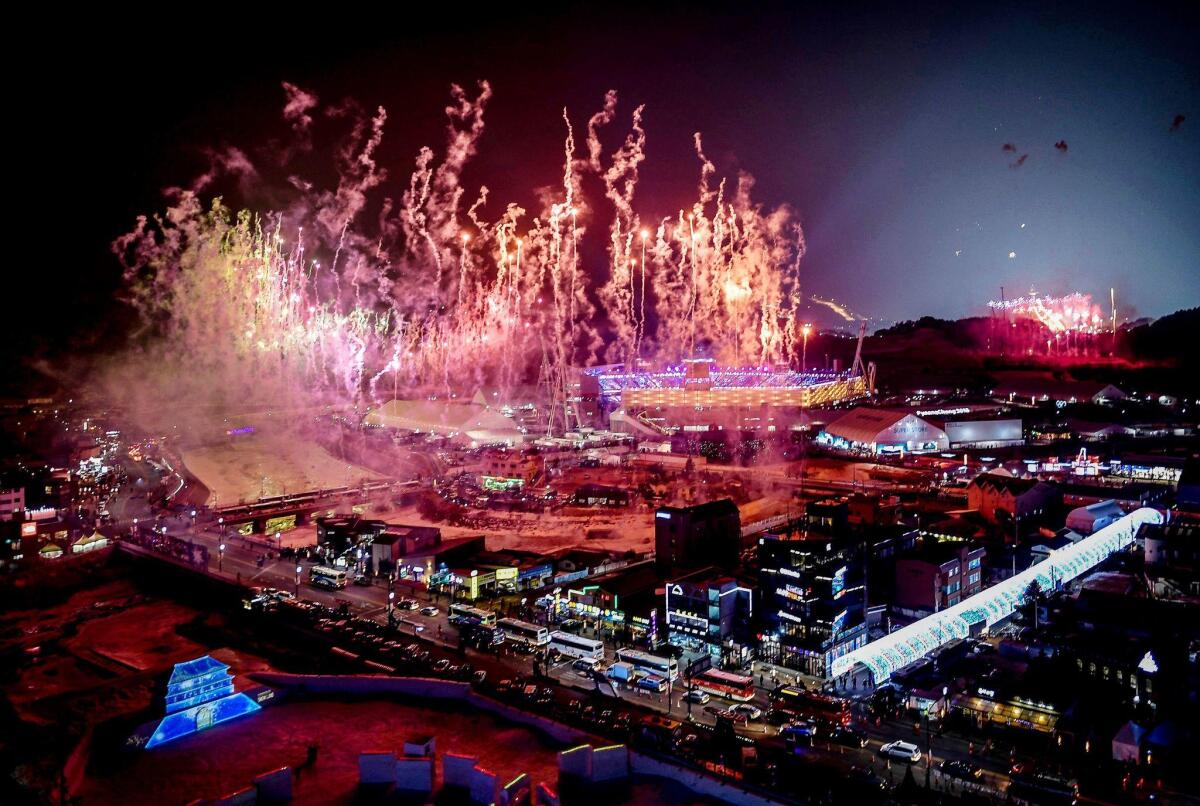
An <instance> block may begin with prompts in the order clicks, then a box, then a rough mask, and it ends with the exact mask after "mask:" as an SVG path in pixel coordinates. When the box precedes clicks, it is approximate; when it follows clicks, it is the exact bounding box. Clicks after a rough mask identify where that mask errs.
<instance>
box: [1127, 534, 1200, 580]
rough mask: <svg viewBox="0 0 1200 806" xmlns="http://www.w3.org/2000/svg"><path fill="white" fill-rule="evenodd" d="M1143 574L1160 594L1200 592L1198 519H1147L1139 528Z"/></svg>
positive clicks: (1199, 535)
mask: <svg viewBox="0 0 1200 806" xmlns="http://www.w3.org/2000/svg"><path fill="white" fill-rule="evenodd" d="M1138 539H1139V540H1140V541H1141V542H1142V543H1143V545H1144V547H1145V559H1146V577H1147V578H1148V579H1149V580H1150V584H1151V586H1152V589H1153V592H1154V595H1155V596H1157V597H1159V598H1177V597H1183V596H1200V523H1194V522H1188V521H1176V522H1174V523H1147V524H1145V525H1143V526H1142V528H1141V529H1140V530H1139V532H1138Z"/></svg>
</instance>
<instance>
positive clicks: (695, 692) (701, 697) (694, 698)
mask: <svg viewBox="0 0 1200 806" xmlns="http://www.w3.org/2000/svg"><path fill="white" fill-rule="evenodd" d="M683 696H684V699H685V700H687V701H688V702H694V703H699V704H700V705H704V703H706V702H708V701H709V700H711V699H712V697H710V696H709V695H708V692H707V691H701V690H700V689H698V688H694V689H692V690H691V691H689V692H688V693H687V694H685V695H683ZM704 710H706V711H707V710H708V709H707V708H706V709H704Z"/></svg>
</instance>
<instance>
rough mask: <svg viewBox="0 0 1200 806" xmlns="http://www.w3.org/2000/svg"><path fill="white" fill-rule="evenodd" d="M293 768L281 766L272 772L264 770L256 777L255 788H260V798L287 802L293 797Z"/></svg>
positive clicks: (268, 800)
mask: <svg viewBox="0 0 1200 806" xmlns="http://www.w3.org/2000/svg"><path fill="white" fill-rule="evenodd" d="M292 783H293V780H292V770H291V768H290V767H280V768H279V769H277V770H273V771H271V772H264V773H263V774H262V775H259V776H258V777H256V778H255V779H254V788H255V789H256V790H258V799H259V800H260V801H266V802H271V803H285V802H287V801H289V800H291V799H292Z"/></svg>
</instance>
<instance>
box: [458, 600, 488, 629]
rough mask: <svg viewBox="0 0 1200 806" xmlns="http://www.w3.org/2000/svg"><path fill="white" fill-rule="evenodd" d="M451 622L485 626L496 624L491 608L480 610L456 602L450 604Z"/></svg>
mask: <svg viewBox="0 0 1200 806" xmlns="http://www.w3.org/2000/svg"><path fill="white" fill-rule="evenodd" d="M449 621H450V623H451V624H482V625H483V626H485V627H495V626H496V614H495V613H493V612H492V611H491V610H480V609H479V608H478V607H471V606H470V605H465V604H458V603H457V602H455V603H454V604H452V605H450V617H449Z"/></svg>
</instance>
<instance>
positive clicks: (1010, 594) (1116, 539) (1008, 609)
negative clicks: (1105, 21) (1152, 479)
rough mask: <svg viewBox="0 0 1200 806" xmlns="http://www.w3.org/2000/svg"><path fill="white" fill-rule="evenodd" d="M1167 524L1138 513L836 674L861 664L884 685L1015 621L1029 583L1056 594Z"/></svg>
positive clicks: (870, 648) (841, 663) (874, 647)
mask: <svg viewBox="0 0 1200 806" xmlns="http://www.w3.org/2000/svg"><path fill="white" fill-rule="evenodd" d="M1162 519H1163V518H1162V515H1161V514H1160V513H1159V512H1158V511H1157V510H1154V509H1150V508H1149V507H1143V508H1142V509H1139V510H1136V511H1135V512H1132V513H1130V514H1128V515H1126V516H1125V517H1124V518H1121V519H1120V520H1119V521H1116V522H1115V523H1113V524H1110V525H1109V526H1106V527H1104V528H1103V529H1101V530H1100V531H1098V532H1096V533H1095V534H1093V535H1091V536H1089V537H1085V538H1084V539H1083V540H1081V541H1079V542H1078V543H1073V544H1072V545H1070V546H1067V547H1066V548H1063V549H1062V550H1060V551H1056V552H1054V553H1053V554H1051V555H1050V557H1049V559H1047V560H1046V561H1044V562H1041V563H1038V564H1037V565H1035V566H1033V567H1032V568H1029V569H1027V570H1025V571H1023V572H1021V573H1020V574H1017V575H1016V576H1014V577H1010V578H1009V579H1006V580H1004V581H1003V582H1001V583H999V584H997V585H993V586H992V587H990V588H987V589H986V590H984V591H982V592H980V593H977V594H975V595H974V596H971V597H969V598H967V599H964V600H963V601H962V602H959V603H958V604H956V605H954V606H953V607H949V608H947V609H945V610H943V611H941V612H940V613H935V614H933V615H932V616H927V617H926V618H923V619H921V620H920V621H917V622H914V623H912V624H909V625H908V626H907V627H902V628H901V629H899V630H896V631H895V632H893V633H891V634H889V635H887V636H885V637H883V638H881V639H879V640H878V641H874V642H872V643H870V644H867V645H866V646H864V647H861V648H859V649H856V650H854V651H852V652H848V653H846V654H845V655H843V656H842V657H840V658H837V659H836V660H834V662H833V665H832V667H831V671H832V675H833V676H834V677H839V676H841V675H844V674H849V673H852V672H854V671H855V670H856V669H857V668H858V667H859V666H860V665H861V666H863V667H865V668H866V669H867V671H869V672H870V674H871V676H872V679H873V681H874V683H875V684H879V683H882V682H884V681H885V680H887V679H888V678H889V677H891V676H892V674H893V673H895V672H896V671H897V670H899V669H902V668H904V667H905V666H907V665H908V664H910V663H912V662H913V661H915V660H918V659H919V658H921V657H923V656H925V655H926V654H928V653H930V652H932V651H933V650H935V649H937V648H938V647H940V646H943V645H944V644H947V643H949V642H950V641H953V640H954V639H956V638H966V637H967V636H968V635H970V634H971V633H972V632H973V631H974V632H978V630H979V628H980V627H981V626H982V627H991V626H992V625H993V624H995V623H996V622H998V621H1001V620H1003V619H1005V618H1008V617H1009V616H1011V615H1012V614H1013V613H1014V612H1015V611H1016V609H1017V607H1018V605H1020V604H1021V600H1022V599H1023V598H1024V595H1025V591H1026V590H1027V589H1028V588H1029V583H1031V582H1035V581H1036V582H1037V583H1038V586H1039V587H1040V588H1041V589H1042V590H1044V591H1052V590H1055V589H1057V588H1058V587H1060V586H1061V585H1063V584H1065V583H1067V582H1070V581H1071V580H1072V579H1075V578H1076V577H1078V576H1080V575H1081V574H1083V573H1085V572H1087V571H1089V570H1091V569H1092V568H1095V567H1096V566H1097V565H1099V564H1100V563H1102V562H1103V561H1104V560H1106V559H1108V558H1109V557H1110V556H1111V555H1113V554H1114V553H1116V552H1118V551H1121V550H1122V549H1124V548H1127V547H1128V546H1129V545H1130V544H1131V543H1133V539H1134V535H1136V534H1137V531H1138V529H1139V528H1140V527H1141V526H1142V524H1144V523H1162ZM973 628H974V629H973Z"/></svg>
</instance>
